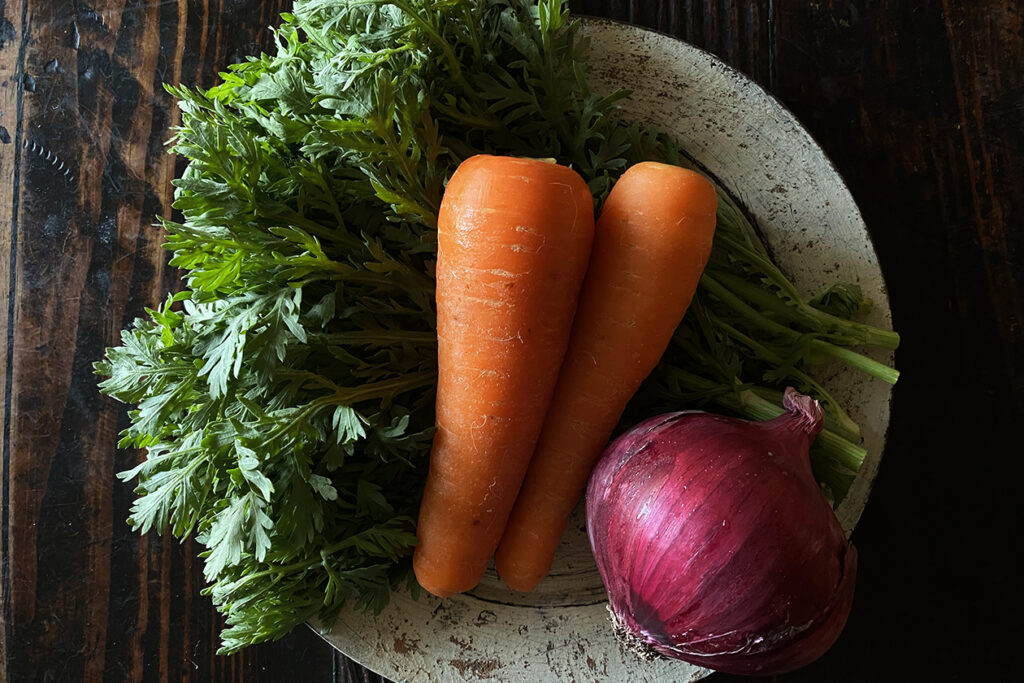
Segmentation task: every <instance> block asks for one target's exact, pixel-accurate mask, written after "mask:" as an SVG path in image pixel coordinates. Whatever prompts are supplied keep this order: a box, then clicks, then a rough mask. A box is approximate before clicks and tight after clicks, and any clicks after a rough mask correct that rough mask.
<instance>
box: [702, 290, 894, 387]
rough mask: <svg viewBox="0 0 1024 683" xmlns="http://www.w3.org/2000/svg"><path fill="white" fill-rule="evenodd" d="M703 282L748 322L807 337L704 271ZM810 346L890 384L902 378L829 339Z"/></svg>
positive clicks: (813, 341)
mask: <svg viewBox="0 0 1024 683" xmlns="http://www.w3.org/2000/svg"><path fill="white" fill-rule="evenodd" d="M700 283H701V285H702V286H703V287H704V288H705V289H706V290H708V291H709V292H711V293H712V294H713V295H714V296H716V297H717V298H718V299H719V300H720V301H722V302H723V303H725V304H726V305H727V306H729V307H730V308H732V309H733V310H734V311H735V312H736V313H739V314H740V315H742V316H743V317H744V318H746V319H747V321H749V322H750V323H751V324H754V325H756V326H758V327H760V328H761V329H763V330H766V331H768V332H772V333H774V334H777V335H779V336H780V337H784V338H786V339H788V340H790V341H791V342H794V343H798V342H799V341H800V337H803V336H804V335H802V334H800V333H799V332H795V331H794V330H791V329H789V328H788V327H786V326H785V325H781V324H779V323H777V322H775V321H774V320H772V319H770V318H768V317H767V316H765V315H763V314H761V313H760V312H758V311H757V310H755V309H754V308H753V307H751V306H750V305H749V304H747V303H746V302H744V301H743V300H741V299H740V298H739V297H738V296H736V295H735V294H733V293H732V292H731V291H729V289H727V288H726V287H724V286H723V285H722V284H721V283H719V282H718V281H717V280H715V279H714V278H712V277H711V276H710V275H709V274H708V273H705V274H704V275H703V276H702V277H701V279H700ZM809 347H810V350H811V351H813V352H814V353H816V354H818V355H820V356H827V357H830V358H833V359H835V360H838V361H841V362H843V363H846V364H847V365H849V366H851V367H853V368H856V369H858V370H861V371H863V372H866V373H868V374H869V375H872V376H874V377H877V378H879V379H881V380H883V381H885V382H888V383H889V384H895V383H896V381H897V380H898V379H899V376H900V374H899V371H898V370H895V369H894V368H891V367H889V366H888V365H885V364H884V363H880V362H878V361H876V360H874V359H873V358H868V357H867V356H865V355H863V354H860V353H857V352H856V351H851V350H849V349H846V348H843V347H841V346H836V345H835V344H830V343H828V342H826V341H823V340H821V339H816V338H811V339H810V342H809Z"/></svg>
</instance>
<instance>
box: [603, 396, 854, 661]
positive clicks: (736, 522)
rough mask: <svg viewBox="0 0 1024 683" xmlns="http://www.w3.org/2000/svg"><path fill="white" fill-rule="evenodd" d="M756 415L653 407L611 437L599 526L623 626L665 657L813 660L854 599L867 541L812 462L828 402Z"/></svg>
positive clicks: (795, 403) (803, 400) (803, 402)
mask: <svg viewBox="0 0 1024 683" xmlns="http://www.w3.org/2000/svg"><path fill="white" fill-rule="evenodd" d="M785 406H786V409H787V412H786V413H785V414H783V415H781V416H780V417H778V418H776V419H774V420H770V421H767V422H750V421H747V420H739V419H734V418H728V417H722V416H718V415H712V414H709V413H704V412H699V411H688V412H679V413H670V414H666V415H660V416H658V417H654V418H651V419H649V420H646V421H644V422H642V423H640V424H638V425H637V426H636V427H634V428H633V429H631V430H629V431H628V432H626V433H625V434H623V435H622V436H620V437H619V438H617V439H616V440H615V441H613V442H612V443H611V445H610V446H609V447H608V449H607V450H606V451H605V452H604V454H603V455H602V457H601V459H600V461H599V462H598V464H597V467H596V468H595V470H594V472H593V474H592V475H591V478H590V483H589V486H588V489H587V497H586V506H587V507H586V512H587V533H588V535H589V538H590V546H591V548H592V549H593V551H594V557H595V558H596V560H597V566H598V570H599V571H600V573H601V578H602V579H603V581H604V584H605V587H606V588H607V591H608V598H609V606H610V608H611V610H612V614H613V619H614V620H615V621H616V622H617V624H616V625H617V627H618V628H620V629H622V630H624V631H625V633H624V634H620V635H624V636H626V638H627V640H629V641H630V642H634V643H635V642H637V641H642V643H643V644H644V645H643V646H642V647H643V648H644V649H646V648H649V649H650V650H653V651H654V652H657V653H659V654H661V655H664V656H666V657H670V658H674V659H682V660H685V661H688V662H691V663H693V664H696V665H698V666H703V667H707V668H710V669H715V670H717V671H723V672H728V673H734V674H748V675H760V676H768V675H774V674H780V673H785V672H787V671H792V670H794V669H797V668H800V667H802V666H804V665H806V664H809V663H810V662H812V661H814V660H815V659H817V658H818V657H820V656H821V655H822V654H824V653H825V651H826V650H828V648H829V647H831V645H832V644H833V643H834V642H835V641H836V639H837V638H838V637H839V633H840V632H841V631H842V629H843V626H844V625H845V624H846V619H847V617H848V616H849V613H850V607H851V604H852V602H853V588H854V582H855V577H856V571H857V553H856V550H855V548H854V547H853V546H852V545H851V544H850V543H849V542H848V541H847V540H846V536H845V534H844V533H843V530H842V527H841V526H840V524H839V521H838V520H837V519H836V516H835V513H834V512H833V510H832V507H831V505H830V504H829V503H828V501H827V499H826V498H825V496H824V495H823V494H822V493H821V490H820V488H819V487H818V484H817V483H816V482H815V480H814V476H813V474H812V473H811V465H810V459H809V457H808V448H809V447H810V444H811V442H812V441H813V440H814V437H815V436H817V434H818V432H820V431H821V422H822V413H821V408H820V407H819V406H818V404H817V403H816V402H815V401H813V400H812V399H810V398H807V397H806V396H801V395H800V394H797V393H796V392H795V391H793V390H792V389H789V390H787V392H786V396H785Z"/></svg>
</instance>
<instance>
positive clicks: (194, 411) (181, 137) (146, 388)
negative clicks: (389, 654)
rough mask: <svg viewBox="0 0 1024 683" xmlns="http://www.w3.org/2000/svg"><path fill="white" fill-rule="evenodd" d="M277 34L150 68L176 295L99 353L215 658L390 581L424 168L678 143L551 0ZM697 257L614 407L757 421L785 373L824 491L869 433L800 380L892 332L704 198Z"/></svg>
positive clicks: (416, 374)
mask: <svg viewBox="0 0 1024 683" xmlns="http://www.w3.org/2000/svg"><path fill="white" fill-rule="evenodd" d="M275 37H276V40H277V53H276V55H273V56H271V55H266V54H264V55H261V56H259V57H252V58H250V59H249V60H248V61H246V62H244V63H241V64H236V65H233V66H231V67H229V70H228V71H227V72H226V73H223V74H221V83H220V84H219V85H217V86H215V87H213V88H211V89H209V90H206V91H200V90H191V89H187V88H171V89H170V90H171V92H172V93H173V94H174V95H175V96H177V98H178V99H179V100H180V106H181V109H182V112H183V114H182V125H181V127H180V128H179V129H178V130H177V131H176V135H175V136H174V139H173V141H172V142H173V146H172V149H173V151H174V152H176V153H178V154H181V155H182V156H184V157H185V158H186V159H188V165H187V168H186V170H185V171H184V173H183V174H182V177H181V178H179V179H178V180H177V181H176V182H175V184H176V187H177V190H176V199H175V204H174V206H175V208H176V209H178V210H180V212H181V214H182V216H183V221H182V222H180V223H179V222H175V221H171V220H164V221H163V227H164V229H165V231H166V234H167V243H166V246H167V248H168V249H170V250H171V251H172V258H171V261H170V262H171V264H172V265H174V266H177V267H178V268H180V269H181V270H182V272H183V274H184V283H185V288H184V289H183V291H181V292H179V293H178V294H175V295H173V296H170V297H168V299H167V301H166V302H165V303H164V305H163V306H161V307H160V308H159V309H158V310H147V313H148V317H147V318H144V319H138V320H136V321H134V323H133V324H132V326H131V327H130V328H129V329H128V330H126V331H125V332H123V334H122V343H121V345H120V346H118V347H115V348H111V349H108V350H107V356H106V358H105V359H104V360H103V361H101V362H100V363H97V366H96V370H97V372H98V374H100V375H101V376H103V377H104V378H105V379H104V380H103V381H102V382H101V385H100V386H101V389H102V390H103V391H104V392H105V393H107V394H109V395H111V396H113V397H115V398H117V399H119V400H121V401H123V402H125V403H128V404H131V405H133V406H136V407H135V408H134V409H132V410H131V412H130V417H131V425H130V426H129V427H128V428H127V429H126V430H125V432H124V433H123V438H122V440H121V442H120V445H121V446H122V447H136V448H143V449H145V450H146V453H147V455H146V458H145V460H144V461H143V462H141V463H140V464H139V465H138V466H137V467H135V468H134V469H132V470H131V471H128V472H123V473H121V474H120V475H119V476H120V477H121V478H122V479H125V480H130V479H135V478H137V479H138V485H137V488H136V493H137V494H138V499H137V500H136V502H135V504H134V506H133V508H132V518H131V520H130V521H131V523H132V525H133V526H134V527H135V528H137V529H138V530H139V531H141V532H143V533H145V532H147V531H148V530H150V529H156V530H157V531H160V532H162V531H164V530H165V529H168V528H169V529H170V530H171V531H172V533H173V534H174V535H175V536H178V537H179V538H180V537H184V536H186V535H189V534H194V535H195V537H196V538H197V539H198V540H199V542H200V543H202V544H203V545H204V546H205V551H204V552H203V556H204V557H205V569H204V571H205V577H206V579H207V582H208V588H207V592H208V593H209V594H210V595H211V596H212V599H213V601H214V603H215V605H216V606H217V607H218V609H219V610H221V611H222V612H223V613H224V614H225V615H226V618H227V624H228V628H227V629H226V630H224V631H223V633H222V638H223V644H222V648H221V651H222V652H232V651H235V650H238V649H240V648H242V647H245V646H246V645H249V644H252V643H256V642H259V641H263V640H268V639H274V638H279V637H280V636H282V635H284V634H285V633H287V632H288V631H289V630H290V629H291V628H292V627H294V626H295V625H297V624H299V623H301V622H303V621H305V620H308V619H311V618H318V619H319V620H320V621H321V622H322V623H324V624H325V625H330V624H331V623H332V621H333V619H334V618H335V617H336V615H337V613H338V611H339V610H340V609H341V607H342V606H343V605H344V604H346V603H348V602H351V603H353V604H354V605H355V606H356V607H358V608H362V609H369V610H380V609H381V608H383V607H384V606H385V605H386V603H387V601H388V599H389V596H390V591H391V590H392V589H393V588H394V587H396V586H398V585H400V584H402V583H403V582H405V583H407V585H408V586H409V587H410V588H412V589H413V590H415V582H414V581H413V580H412V574H411V571H410V563H409V558H410V556H411V552H412V548H413V546H414V544H415V540H416V539H415V517H416V512H417V509H418V505H419V499H420V494H421V489H422V485H423V481H424V478H425V475H426V469H427V455H428V453H429V448H430V440H431V437H432V429H433V423H434V412H433V410H434V409H433V403H434V387H435V384H436V374H437V367H436V335H435V331H434V308H433V298H434V297H433V287H434V279H433V260H434V253H435V246H436V237H435V228H436V216H437V210H438V207H439V204H440V199H441V194H442V191H443V186H444V183H445V181H446V179H447V178H448V177H449V176H450V174H451V173H452V171H453V170H454V168H455V167H456V166H457V165H458V164H459V163H460V162H461V161H462V160H463V159H465V158H467V157H469V156H471V155H473V154H477V153H482V152H491V153H498V154H509V155H518V156H528V157H553V158H555V159H557V160H558V161H560V162H562V163H565V164H570V165H572V166H573V167H574V168H576V169H577V170H578V171H579V172H580V173H581V175H582V176H583V177H584V178H586V179H587V180H588V182H589V183H590V187H591V190H592V191H593V193H594V196H595V202H596V203H598V204H600V201H601V200H602V199H603V197H604V196H605V194H606V193H607V191H608V189H609V187H610V186H611V184H612V183H613V182H614V180H615V178H616V177H617V176H618V175H619V174H620V173H621V172H622V171H623V170H624V169H625V168H626V167H627V166H628V165H629V164H631V163H634V162H636V161H640V160H643V159H660V160H666V161H670V162H675V163H686V162H685V159H683V158H681V157H680V155H679V152H678V150H677V148H676V146H675V143H674V141H673V140H671V139H670V138H669V137H667V136H665V135H663V134H661V133H659V132H657V131H653V130H649V129H645V128H641V127H639V126H637V125H633V124H629V123H627V122H624V121H623V120H621V119H620V118H619V117H618V116H616V107H617V105H616V102H617V101H618V100H619V99H621V98H622V97H625V96H627V93H625V92H615V93H611V94H607V95H602V94H597V93H593V92H591V91H590V89H589V87H588V86H587V81H586V70H585V60H586V55H587V45H586V41H585V40H584V39H583V38H582V36H581V35H580V33H579V30H578V25H577V24H576V23H574V22H572V21H570V20H569V16H568V12H567V10H566V8H565V7H564V3H563V2H561V1H560V0H539V2H534V1H531V0H296V2H295V6H294V9H293V12H292V13H291V14H285V15H283V17H282V24H281V26H280V27H279V28H278V29H277V30H276V31H275ZM720 205H721V209H720V212H719V217H718V229H717V235H716V244H715V249H714V253H713V257H712V261H711V263H710V264H709V268H708V271H707V273H706V274H705V278H704V279H703V280H702V282H701V287H700V288H699V290H698V294H697V296H696V297H695V299H694V303H693V304H692V306H691V313H690V314H689V315H687V318H686V320H685V321H684V324H683V325H682V326H681V327H680V329H679V331H678V333H677V334H676V339H675V340H674V343H673V344H672V345H671V347H670V349H669V350H668V352H667V353H666V355H665V357H664V359H663V362H662V364H661V365H660V366H659V368H658V369H657V370H656V371H655V373H653V375H652V377H651V378H650V379H649V381H648V382H647V384H646V385H645V387H644V388H643V389H642V390H641V392H640V394H638V400H637V401H635V402H634V406H633V408H632V411H633V412H631V413H628V414H627V416H626V418H625V419H630V418H631V417H632V416H634V415H637V414H642V413H643V412H645V411H646V414H648V415H649V414H651V413H650V411H653V410H662V409H678V408H679V407H680V406H681V405H697V404H700V403H709V404H712V405H714V406H717V407H719V408H720V409H723V410H726V411H729V412H733V413H736V414H740V415H746V416H749V417H755V418H763V417H767V416H771V415H772V414H778V413H779V412H781V410H782V409H781V407H779V404H780V401H779V400H778V397H779V395H780V391H779V388H780V387H781V386H783V385H784V384H793V385H794V386H797V388H799V389H800V390H802V391H804V392H807V393H811V394H813V395H814V396H815V397H817V398H819V399H820V400H822V401H823V404H824V406H825V408H826V412H827V415H828V418H827V429H826V431H825V432H824V435H823V437H822V438H820V439H819V443H820V444H821V445H819V446H816V453H815V460H814V462H815V468H816V472H818V473H819V478H820V479H821V481H822V483H823V487H824V488H825V489H826V490H827V491H829V492H830V493H831V494H832V495H833V497H834V498H835V499H836V500H839V499H841V498H842V495H843V494H844V493H845V490H846V487H848V485H849V481H850V479H851V478H852V475H853V472H855V471H856V468H857V467H858V466H859V463H860V460H861V459H862V458H863V456H864V451H863V450H862V449H861V448H860V447H859V446H858V445H857V441H858V439H859V434H858V431H857V426H856V424H854V423H853V421H852V420H850V419H849V417H847V416H846V414H845V412H844V411H843V409H842V407H841V406H839V405H838V404H837V403H836V402H835V401H834V400H833V399H832V398H831V396H829V395H828V392H827V391H826V390H825V389H824V388H822V387H821V386H819V385H818V384H817V383H816V382H815V381H814V379H813V378H812V377H811V376H810V375H809V374H808V373H807V371H806V366H807V365H808V364H809V363H810V362H813V361H814V360H815V359H817V358H822V357H824V358H831V359H834V360H840V361H841V362H844V363H847V364H848V365H851V366H853V367H855V368H858V369H859V370H863V371H866V372H868V373H871V374H875V375H877V376H879V377H882V378H883V379H887V380H888V381H895V377H896V375H895V373H894V372H893V371H891V369H889V368H888V367H886V366H884V365H882V364H880V363H877V362H875V361H872V360H870V359H868V358H866V357H864V356H861V355H860V354H858V353H855V352H853V351H851V350H849V349H848V348H847V347H849V346H854V345H863V344H868V345H876V346H883V347H887V348H894V347H895V344H896V343H897V342H898V337H896V335H895V334H893V333H891V332H884V331H881V330H875V329H874V328H869V327H867V326H864V325H859V324H856V323H852V322H850V321H848V320H847V318H848V317H849V316H850V315H851V314H852V313H853V312H855V311H856V309H857V308H859V307H860V306H862V305H863V304H864V301H863V299H862V297H861V295H860V292H859V291H858V290H856V288H852V287H849V286H846V285H841V286H839V287H837V288H835V289H833V290H831V291H830V292H828V293H827V294H826V295H823V296H821V297H819V298H818V299H815V300H813V301H810V302H808V301H804V300H803V299H801V298H800V296H799V295H798V294H797V292H796V290H795V288H793V286H792V285H791V284H790V283H789V282H788V281H787V280H786V278H785V277H784V276H783V275H782V273H781V272H779V271H778V269H777V268H776V267H775V266H774V264H773V263H772V262H771V259H770V258H769V257H768V254H767V252H766V251H765V250H764V248H763V246H761V244H760V242H759V240H758V239H757V235H756V234H755V233H754V231H753V229H752V228H751V226H750V224H749V222H747V221H746V220H745V219H744V217H743V215H742V214H741V213H740V212H739V211H738V210H736V207H735V206H734V205H733V204H732V203H731V202H730V201H729V198H728V197H727V196H725V195H722V196H721V202H720Z"/></svg>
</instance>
